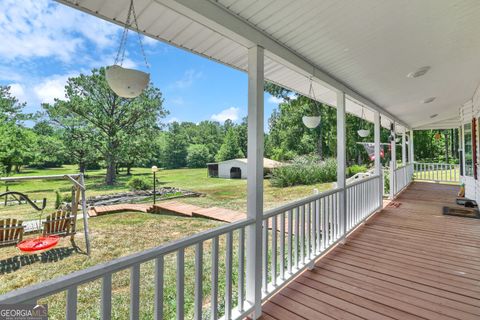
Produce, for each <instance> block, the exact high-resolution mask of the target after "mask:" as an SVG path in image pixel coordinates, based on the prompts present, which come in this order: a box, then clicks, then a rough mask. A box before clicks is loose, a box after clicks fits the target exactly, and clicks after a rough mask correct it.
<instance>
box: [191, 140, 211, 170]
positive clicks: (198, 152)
mask: <svg viewBox="0 0 480 320" xmlns="http://www.w3.org/2000/svg"><path fill="white" fill-rule="evenodd" d="M210 158H211V155H210V153H209V151H208V148H207V147H206V146H205V145H203V144H192V145H190V146H189V147H188V148H187V167H189V168H205V166H206V164H207V163H208V162H209V161H210Z"/></svg>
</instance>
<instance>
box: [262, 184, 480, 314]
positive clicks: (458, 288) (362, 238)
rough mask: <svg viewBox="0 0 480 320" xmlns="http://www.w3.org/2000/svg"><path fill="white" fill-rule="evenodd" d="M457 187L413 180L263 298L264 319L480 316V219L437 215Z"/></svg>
mask: <svg viewBox="0 0 480 320" xmlns="http://www.w3.org/2000/svg"><path fill="white" fill-rule="evenodd" d="M457 191H458V190H457V187H455V186H451V185H442V184H433V183H422V182H414V183H412V184H411V185H410V186H409V187H408V188H407V189H406V190H405V191H404V192H402V194H401V195H400V196H399V197H398V198H397V199H396V200H395V202H396V203H399V204H400V205H399V206H398V207H396V206H389V207H386V208H385V209H384V210H382V212H380V213H378V214H377V215H376V216H375V217H374V218H373V219H371V220H370V221H369V222H368V223H367V224H366V225H365V226H363V227H362V228H361V229H359V230H358V231H357V232H355V233H354V234H353V235H352V236H351V237H349V238H348V241H347V242H346V244H344V245H339V246H337V247H336V248H335V249H334V250H332V251H331V252H330V253H329V254H328V255H327V256H326V257H324V258H322V259H321V260H320V261H318V262H317V263H316V265H315V268H314V269H313V270H312V271H305V272H303V273H302V274H301V275H300V276H299V277H297V278H296V279H295V280H294V281H292V282H291V283H289V284H288V285H287V287H286V288H284V289H282V290H280V292H279V293H278V294H277V295H275V296H273V297H272V298H271V299H270V300H269V301H267V302H266V303H265V304H264V309H263V311H264V313H265V317H264V319H269V320H272V319H277V320H283V319H359V318H360V319H399V320H404V319H432V320H437V319H439V320H441V319H468V320H470V319H471V320H473V319H480V220H477V219H469V218H461V217H452V216H444V215H442V207H443V206H455V203H454V201H455V197H456V192H457Z"/></svg>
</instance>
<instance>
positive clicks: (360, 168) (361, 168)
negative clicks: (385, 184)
mask: <svg viewBox="0 0 480 320" xmlns="http://www.w3.org/2000/svg"><path fill="white" fill-rule="evenodd" d="M367 171H368V168H367V166H365V165H358V164H354V165H353V166H350V167H348V168H347V178H350V177H352V176H354V175H356V174H357V173H360V172H367Z"/></svg>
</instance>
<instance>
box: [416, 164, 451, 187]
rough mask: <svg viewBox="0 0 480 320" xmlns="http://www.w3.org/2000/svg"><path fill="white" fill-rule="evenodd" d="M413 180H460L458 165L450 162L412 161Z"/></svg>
mask: <svg viewBox="0 0 480 320" xmlns="http://www.w3.org/2000/svg"><path fill="white" fill-rule="evenodd" d="M414 174H415V175H414V177H415V180H423V181H436V182H454V183H459V182H460V165H459V164H452V163H430V162H415V163H414Z"/></svg>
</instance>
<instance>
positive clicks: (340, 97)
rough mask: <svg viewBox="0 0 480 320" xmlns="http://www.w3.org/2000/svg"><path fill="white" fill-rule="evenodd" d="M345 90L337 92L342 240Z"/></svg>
mask: <svg viewBox="0 0 480 320" xmlns="http://www.w3.org/2000/svg"><path fill="white" fill-rule="evenodd" d="M345 145H346V139H345V92H342V91H339V92H337V187H338V188H342V189H343V190H342V191H341V192H340V199H339V214H340V226H341V230H342V241H344V240H345V234H346V231H347V219H346V209H345V207H346V205H345V200H346V197H345V185H346V180H345V167H346V154H345Z"/></svg>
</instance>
